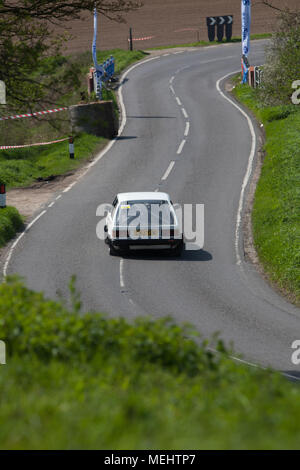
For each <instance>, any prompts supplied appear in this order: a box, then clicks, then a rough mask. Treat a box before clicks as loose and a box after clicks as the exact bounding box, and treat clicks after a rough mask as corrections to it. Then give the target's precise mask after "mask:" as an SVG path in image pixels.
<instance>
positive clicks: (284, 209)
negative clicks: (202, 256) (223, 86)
mask: <svg viewBox="0 0 300 470" xmlns="http://www.w3.org/2000/svg"><path fill="white" fill-rule="evenodd" d="M234 94H235V96H236V97H237V98H238V99H239V100H240V101H241V102H242V103H243V104H244V105H246V106H247V107H248V108H249V109H250V110H251V111H252V112H253V113H254V114H255V116H256V117H257V118H258V120H259V121H260V122H262V123H263V124H264V128H265V133H266V144H265V153H266V157H265V160H264V163H263V167H262V173H261V177H260V180H259V182H258V185H257V189H256V194H255V201H254V207H253V213H252V225H253V236H254V242H255V247H256V250H257V252H258V255H259V258H260V260H261V262H262V264H263V266H264V269H265V271H266V272H267V273H268V275H269V277H270V279H271V281H274V282H275V283H276V284H277V285H278V286H279V288H280V289H282V290H283V291H284V293H286V294H287V295H288V296H289V298H290V300H291V301H294V302H296V303H299V302H300V247H299V240H300V220H299V207H300V192H299V181H300V150H299V149H300V134H299V127H300V108H299V106H298V107H297V106H295V105H292V104H291V105H286V106H272V107H271V106H264V105H262V104H261V101H260V98H259V92H258V91H257V90H254V89H252V88H250V87H249V86H248V85H241V84H239V85H237V86H236V88H235V89H234Z"/></svg>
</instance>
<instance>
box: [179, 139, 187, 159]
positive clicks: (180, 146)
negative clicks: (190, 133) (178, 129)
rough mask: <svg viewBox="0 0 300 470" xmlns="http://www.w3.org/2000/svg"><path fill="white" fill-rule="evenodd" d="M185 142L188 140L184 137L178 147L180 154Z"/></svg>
mask: <svg viewBox="0 0 300 470" xmlns="http://www.w3.org/2000/svg"><path fill="white" fill-rule="evenodd" d="M185 143H186V140H185V139H183V141H182V142H181V144H180V145H179V147H178V150H177V155H180V154H181V152H182V150H183V147H184V146H185Z"/></svg>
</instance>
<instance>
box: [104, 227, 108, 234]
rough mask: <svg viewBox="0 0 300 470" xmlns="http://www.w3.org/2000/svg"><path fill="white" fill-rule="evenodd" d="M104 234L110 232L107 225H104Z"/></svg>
mask: <svg viewBox="0 0 300 470" xmlns="http://www.w3.org/2000/svg"><path fill="white" fill-rule="evenodd" d="M104 232H105V233H107V232H108V228H107V225H104Z"/></svg>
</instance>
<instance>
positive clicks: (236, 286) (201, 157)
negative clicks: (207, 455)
mask: <svg viewBox="0 0 300 470" xmlns="http://www.w3.org/2000/svg"><path fill="white" fill-rule="evenodd" d="M264 45H265V43H264V42H263V41H256V42H253V45H252V53H251V62H252V63H253V64H255V63H256V64H261V63H262V62H263V59H264ZM239 68H240V44H231V45H224V46H217V47H209V48H202V49H197V50H193V49H191V50H190V51H184V52H181V51H178V50H176V49H174V50H171V51H170V53H167V54H164V55H161V56H159V57H153V58H150V60H149V59H148V60H146V61H144V63H142V64H138V65H136V66H134V67H132V68H131V69H130V70H129V71H127V73H126V75H125V76H123V83H122V87H121V91H120V97H121V101H122V107H123V124H122V128H121V132H120V135H119V137H118V139H116V141H114V142H113V143H112V144H110V146H109V149H108V150H107V151H106V152H104V153H102V154H101V155H100V156H99V158H98V159H97V161H96V162H95V163H94V164H93V165H91V167H90V169H89V171H88V172H87V173H86V174H85V175H84V176H83V177H82V178H81V179H80V180H79V181H78V182H77V183H76V184H75V185H74V186H73V187H71V188H67V190H65V192H64V193H62V195H61V194H56V195H55V197H54V198H53V201H51V203H49V205H48V206H47V207H46V208H45V210H43V211H42V212H41V214H38V218H37V219H36V220H35V221H34V223H33V224H32V225H31V226H29V227H28V228H27V231H26V233H25V234H23V235H22V236H21V238H20V239H19V240H18V242H17V243H15V244H14V245H13V247H12V248H11V249H10V252H9V256H8V258H7V259H6V263H5V266H4V270H5V273H7V274H12V273H19V274H20V275H22V276H24V277H25V278H26V281H27V284H28V286H29V287H30V288H34V289H35V290H39V291H44V292H45V293H46V295H47V296H49V297H51V298H56V297H59V296H62V297H68V283H69V279H70V277H71V275H72V274H76V276H77V287H78V289H79V291H80V292H81V298H82V302H83V309H84V310H95V311H96V310H97V311H103V312H107V313H108V314H109V315H115V316H120V315H123V316H125V317H127V318H129V319H130V318H133V317H135V316H137V315H151V316H152V317H160V316H166V315H171V316H173V317H174V318H175V319H176V321H178V322H190V323H192V324H194V325H195V326H196V328H197V329H199V330H200V331H201V333H202V334H203V335H204V336H210V335H211V334H212V333H214V332H216V331H218V332H220V336H221V338H223V339H224V340H225V341H226V343H229V342H231V341H232V342H233V343H234V348H235V351H236V352H237V353H238V354H242V355H243V357H244V358H245V360H246V361H249V362H250V363H257V364H260V365H263V366H272V367H274V368H276V369H278V370H281V371H285V372H287V373H290V374H295V375H298V374H299V372H300V366H293V364H292V362H291V355H292V352H293V351H292V349H291V345H292V342H293V341H294V340H296V339H300V311H299V309H297V308H296V307H294V306H293V305H291V304H289V303H287V302H286V301H285V300H284V299H283V298H281V297H280V296H279V295H278V294H277V293H275V292H274V291H273V290H272V289H271V288H270V287H269V286H268V284H267V283H266V282H265V281H264V280H263V279H262V278H261V276H260V275H259V274H258V273H257V272H256V270H255V268H254V267H253V265H251V264H250V263H247V262H246V261H245V260H244V259H243V256H242V233H241V230H240V226H239V216H240V215H241V209H242V202H243V192H242V193H241V191H242V190H246V189H247V188H246V185H247V182H248V179H247V169H248V173H249V169H250V167H251V158H252V157H253V156H254V152H253V151H254V149H255V145H257V143H256V141H257V136H258V131H257V129H256V124H255V123H253V130H252V133H251V131H250V127H249V121H248V120H247V119H246V117H245V115H242V114H241V112H240V111H239V110H238V109H237V108H235V107H234V106H233V105H232V104H231V103H230V102H228V101H227V100H226V99H225V92H224V90H223V85H224V80H223V81H222V80H221V81H220V82H219V80H220V78H222V77H224V76H226V75H227V74H230V73H232V72H234V71H237V70H239ZM218 82H219V85H218V86H217V83H218ZM218 88H219V89H218ZM222 90H223V92H224V94H222V93H223V92H222ZM250 125H251V121H250ZM251 153H252V155H251ZM249 155H250V157H249ZM249 158H250V160H249ZM249 162H250V163H249ZM254 163H255V161H254ZM249 165H250V166H249ZM245 175H246V176H245ZM248 176H249V175H248ZM243 185H244V188H243ZM242 188H243V189H242ZM157 189H159V190H161V191H165V192H168V193H169V194H170V195H171V198H172V200H173V201H174V202H178V203H180V204H184V203H202V204H204V205H205V244H204V249H203V250H199V251H187V252H185V254H184V255H183V257H182V259H176V258H170V257H168V256H164V255H162V254H160V255H155V256H154V255H149V256H148V255H147V256H146V255H143V254H139V255H134V256H130V257H129V256H128V257H127V256H126V257H125V258H118V257H110V256H109V254H108V249H107V246H106V245H105V244H104V243H103V242H102V241H100V240H98V239H97V237H96V225H97V223H98V221H99V218H97V217H96V210H97V207H98V205H100V204H102V203H111V202H112V200H113V198H114V196H115V194H116V193H118V192H127V191H147V190H149V191H153V190H157Z"/></svg>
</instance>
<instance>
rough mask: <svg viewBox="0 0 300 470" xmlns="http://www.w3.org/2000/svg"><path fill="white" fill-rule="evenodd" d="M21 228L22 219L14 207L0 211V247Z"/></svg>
mask: <svg viewBox="0 0 300 470" xmlns="http://www.w3.org/2000/svg"><path fill="white" fill-rule="evenodd" d="M22 228H23V219H22V217H21V216H20V214H19V212H18V211H17V209H16V208H15V207H6V208H5V209H0V247H2V246H4V245H5V244H6V243H7V242H8V241H9V240H11V239H12V238H13V237H14V236H15V235H16V233H17V232H18V231H19V230H21V229H22Z"/></svg>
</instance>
